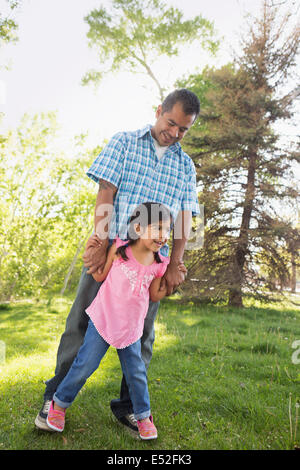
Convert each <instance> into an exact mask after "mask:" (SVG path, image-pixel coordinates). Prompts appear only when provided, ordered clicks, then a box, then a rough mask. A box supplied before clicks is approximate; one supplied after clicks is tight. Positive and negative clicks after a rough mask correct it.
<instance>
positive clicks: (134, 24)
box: [83, 0, 218, 98]
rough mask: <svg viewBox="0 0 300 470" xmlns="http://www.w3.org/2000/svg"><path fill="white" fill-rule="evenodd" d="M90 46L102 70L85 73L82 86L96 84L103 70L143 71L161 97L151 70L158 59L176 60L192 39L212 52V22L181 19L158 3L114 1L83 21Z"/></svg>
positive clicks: (175, 11)
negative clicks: (94, 51)
mask: <svg viewBox="0 0 300 470" xmlns="http://www.w3.org/2000/svg"><path fill="white" fill-rule="evenodd" d="M85 20H86V22H87V24H88V25H89V31H88V34H87V37H88V39H89V45H90V46H91V47H94V48H95V49H96V50H97V53H98V58H99V63H100V64H101V69H100V70H98V71H95V70H92V71H90V72H89V73H87V74H86V76H85V77H84V79H83V83H84V84H87V83H88V82H94V83H99V82H100V80H101V79H102V77H103V73H105V70H107V71H110V72H114V71H119V70H121V69H122V68H127V69H129V70H130V71H133V72H134V71H139V70H142V71H143V72H146V73H147V74H148V75H149V76H150V77H151V79H153V80H154V81H155V83H156V85H157V86H158V88H159V92H160V97H161V98H162V97H163V87H162V86H161V84H160V83H159V80H158V79H157V77H155V76H154V73H153V70H152V69H151V67H152V63H153V62H154V61H155V60H157V57H159V56H165V57H173V58H174V57H175V56H177V55H178V53H179V46H180V45H182V44H188V43H191V42H193V41H195V40H198V41H199V44H200V45H201V47H203V48H205V49H208V50H209V51H210V52H211V53H214V52H215V51H216V49H217V47H218V42H217V41H216V40H214V39H213V38H212V36H213V33H214V30H213V25H212V23H211V22H209V21H208V20H206V19H205V18H203V17H202V16H201V15H197V16H196V17H194V18H193V19H191V20H184V18H183V13H182V11H180V10H178V9H177V8H174V7H170V6H169V5H167V4H166V3H164V2H163V1H161V0H146V1H145V0H113V1H112V4H111V9H110V10H107V9H105V8H104V7H100V8H98V9H95V10H93V11H92V12H91V13H90V14H89V15H88V16H87V17H86V18H85Z"/></svg>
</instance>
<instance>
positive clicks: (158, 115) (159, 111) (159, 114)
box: [155, 104, 162, 119]
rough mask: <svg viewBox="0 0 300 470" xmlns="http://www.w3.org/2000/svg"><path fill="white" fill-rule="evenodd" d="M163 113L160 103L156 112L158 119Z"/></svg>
mask: <svg viewBox="0 0 300 470" xmlns="http://www.w3.org/2000/svg"><path fill="white" fill-rule="evenodd" d="M161 115H162V105H161V104H159V105H158V106H157V110H156V113H155V117H156V119H158V118H159V117H160V116H161Z"/></svg>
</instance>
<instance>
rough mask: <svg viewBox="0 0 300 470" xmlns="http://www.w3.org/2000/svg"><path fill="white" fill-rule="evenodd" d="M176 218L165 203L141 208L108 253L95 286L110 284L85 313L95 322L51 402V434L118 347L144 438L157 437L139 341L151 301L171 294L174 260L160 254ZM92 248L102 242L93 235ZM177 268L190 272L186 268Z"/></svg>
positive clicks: (101, 290) (48, 421)
mask: <svg viewBox="0 0 300 470" xmlns="http://www.w3.org/2000/svg"><path fill="white" fill-rule="evenodd" d="M171 219H172V217H171V214H170V212H169V210H168V209H167V208H166V207H164V206H163V205H162V204H158V203H144V204H141V205H140V206H138V208H136V210H135V212H134V214H133V215H132V217H131V218H130V221H129V229H128V233H129V237H128V241H125V242H124V241H122V240H120V238H119V237H116V239H115V240H114V242H113V244H112V246H111V247H110V248H109V250H108V255H107V260H106V263H105V266H104V268H103V272H102V273H95V274H93V276H94V278H95V280H96V281H98V282H101V281H104V279H105V282H104V283H103V285H102V286H101V288H100V289H99V291H98V294H97V296H96V297H95V299H94V300H93V302H92V303H91V305H90V306H89V307H88V308H87V309H86V312H87V314H88V315H89V317H90V320H89V324H88V328H87V332H86V335H85V338H84V342H83V344H82V346H81V348H80V349H79V351H78V354H77V356H76V358H75V360H74V362H73V364H72V366H71V368H70V370H69V372H68V374H67V375H66V376H65V378H64V379H63V381H62V382H61V384H60V385H59V387H58V388H57V390H56V393H55V394H54V397H53V401H52V402H51V406H50V410H49V413H48V417H47V424H48V426H49V427H50V428H51V429H54V430H56V431H59V432H61V431H63V429H64V422H65V411H66V408H68V407H69V406H70V405H71V404H72V402H73V401H74V399H75V397H76V395H77V394H78V392H79V390H80V389H81V388H82V387H83V385H84V384H85V382H86V380H87V378H88V377H89V376H90V375H91V374H92V373H93V372H94V371H95V370H96V369H97V368H98V366H99V364H100V362H101V360H102V358H103V356H104V355H105V353H106V351H107V350H108V348H109V346H110V345H111V346H114V347H115V348H117V352H118V356H119V359H120V362H121V366H122V370H123V373H124V375H125V378H126V382H127V385H128V389H129V393H130V398H131V401H132V403H133V410H134V415H135V418H136V420H137V424H138V430H139V435H140V437H141V439H155V438H156V437H157V430H156V427H155V426H154V423H153V418H152V416H151V411H150V399H149V393H148V385H147V373H146V368H145V364H144V362H143V360H142V356H141V343H140V338H141V336H142V334H143V327H144V319H145V316H146V314H147V311H148V305H149V296H150V298H151V300H152V301H153V302H157V301H159V300H160V299H162V298H163V297H164V296H165V295H166V293H167V289H166V288H165V289H163V290H159V289H160V283H161V278H162V276H163V275H164V273H165V272H166V269H167V265H168V263H169V261H170V260H169V258H168V257H163V256H162V255H160V254H159V253H158V251H159V249H160V248H161V247H162V246H163V245H164V244H165V243H166V241H167V236H168V233H169V231H170V225H171ZM91 243H92V244H97V243H101V241H100V240H99V239H98V237H97V235H94V237H93V240H92V242H91ZM178 269H180V270H181V271H183V272H185V273H186V268H185V266H184V265H183V264H181V265H179V267H178Z"/></svg>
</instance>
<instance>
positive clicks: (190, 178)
mask: <svg viewBox="0 0 300 470" xmlns="http://www.w3.org/2000/svg"><path fill="white" fill-rule="evenodd" d="M188 158H189V160H188V161H189V165H188V168H187V174H186V182H185V190H184V194H183V198H182V200H181V210H182V211H191V212H192V216H195V215H197V214H200V208H199V202H198V196H197V188H196V170H195V165H194V163H193V161H192V159H191V158H190V157H188Z"/></svg>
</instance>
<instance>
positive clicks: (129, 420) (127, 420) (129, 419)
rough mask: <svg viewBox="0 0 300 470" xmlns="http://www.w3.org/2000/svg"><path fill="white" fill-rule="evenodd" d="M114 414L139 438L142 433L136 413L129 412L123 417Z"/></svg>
mask: <svg viewBox="0 0 300 470" xmlns="http://www.w3.org/2000/svg"><path fill="white" fill-rule="evenodd" d="M114 416H115V418H116V419H117V420H118V423H119V424H121V425H122V426H123V427H124V428H125V429H126V430H127V431H128V432H129V433H130V434H131V435H132V436H134V437H136V438H137V439H139V437H140V435H139V430H138V427H137V421H136V419H135V417H134V414H127V415H126V416H122V417H121V418H118V417H117V416H116V415H114Z"/></svg>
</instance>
